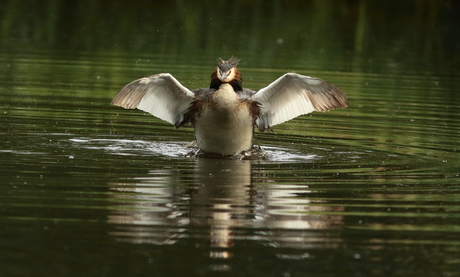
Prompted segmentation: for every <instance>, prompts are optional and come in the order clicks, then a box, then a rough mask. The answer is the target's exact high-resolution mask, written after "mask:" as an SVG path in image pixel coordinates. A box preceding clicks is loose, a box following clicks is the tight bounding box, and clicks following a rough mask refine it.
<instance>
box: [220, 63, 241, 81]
mask: <svg viewBox="0 0 460 277" xmlns="http://www.w3.org/2000/svg"><path fill="white" fill-rule="evenodd" d="M239 61H240V60H239V59H237V58H234V57H231V58H230V59H229V60H228V61H224V60H222V59H220V58H219V59H218V60H217V68H216V73H217V78H219V80H221V81H222V82H223V83H229V82H231V81H233V80H234V79H235V78H236V77H237V75H238V74H237V73H238V70H237V69H236V66H237V65H238V62H239Z"/></svg>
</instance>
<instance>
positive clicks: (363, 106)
mask: <svg viewBox="0 0 460 277" xmlns="http://www.w3.org/2000/svg"><path fill="white" fill-rule="evenodd" d="M314 2H315V1H311V2H309V4H306V7H308V8H310V7H311V6H310V5H311V3H314ZM11 3H15V1H11ZM95 3H99V2H98V1H95ZM340 3H342V2H340ZM360 3H361V2H360ZM11 5H13V4H11ZM98 5H99V4H95V7H98ZM145 5H146V6H143V7H144V8H145V7H148V5H147V4H145ZM171 5H172V4H171ZM53 7H54V8H56V9H58V7H57V6H53ZM251 7H252V6H251ZM315 7H316V8H315V9H308V13H309V14H311V15H312V16H313V15H315V16H316V17H315V18H316V19H318V18H323V17H322V16H325V17H327V15H328V14H330V12H332V13H334V14H336V15H337V16H338V18H339V19H337V20H344V21H343V22H346V19H344V17H345V15H348V16H350V17H351V18H354V17H353V16H354V15H355V14H354V13H353V11H354V10H353V9H352V8H355V7H354V6H353V5H351V4H349V5H348V6H347V5H346V4H343V3H342V4H340V5H337V6H336V7H332V8H329V7H326V6H323V7H321V5H320V4H316V6H315ZM356 7H358V8H363V7H362V6H360V5H357V6H356ZM168 8H170V9H175V8H177V7H176V6H167V8H166V9H168ZM344 8H350V10H348V11H349V12H348V13H345V12H344V11H345V10H344ZM365 8H366V9H367V12H368V13H369V14H370V15H374V16H377V15H379V16H382V13H377V15H376V14H372V13H373V12H376V11H375V9H376V8H375V7H373V6H372V5H368V6H366V7H365ZM438 8H439V7H438ZM441 8H442V7H441ZM441 8H440V9H441ZM16 9H20V8H19V7H16ZM50 9H51V8H50ZM76 9H77V13H78V8H76ZM111 9H113V10H118V9H121V8H120V7H118V6H116V5H115V6H112V7H111ZM131 9H133V8H132V7H131ZM185 9H186V10H188V11H196V12H198V11H197V10H195V8H191V7H188V6H185ZM235 9H236V8H235ZM276 9H278V10H280V13H281V14H285V13H286V14H292V18H291V19H288V20H286V22H284V21H283V20H279V21H277V22H278V23H279V24H280V26H279V27H280V28H281V27H283V26H293V25H292V22H291V20H293V19H299V18H302V17H301V15H299V14H298V13H295V12H294V11H293V10H295V7H284V6H282V5H281V6H277V7H276ZM276 9H275V8H274V9H273V10H276ZM420 9H422V10H423V8H420ZM51 10H52V9H51ZM94 10H98V9H97V8H93V9H91V11H92V12H90V14H92V13H93V12H94ZM178 10H180V9H178ZM403 10H404V9H403ZM245 11H246V12H248V9H246V10H245ZM270 11H272V10H270V9H268V8H266V9H265V10H263V11H261V12H260V14H259V15H258V16H255V17H253V19H254V20H255V19H260V20H263V19H264V18H265V16H267V14H271V13H270ZM320 11H323V12H325V13H326V15H322V13H321V12H320ZM441 11H443V10H442V9H441ZM439 13H440V14H441V15H442V12H439ZM95 14H97V13H96V12H95ZM383 14H385V13H383ZM192 15H193V12H190V13H187V16H185V18H188V16H192ZM125 16H126V15H125ZM7 18H9V19H10V20H11V21H8V22H12V24H13V26H16V25H14V24H17V26H24V24H26V23H25V22H21V23H19V22H17V21H14V20H13V19H11V18H14V16H13V15H11V14H10V17H7ZM30 18H35V17H33V16H31V17H30ZM30 18H29V19H30ZM236 18H237V19H238V20H239V21H238V22H239V24H242V26H243V25H244V24H243V23H244V22H245V20H247V19H245V17H244V16H243V15H242V17H241V18H239V17H236ZM274 18H282V16H281V15H278V17H276V16H275V17H274ZM366 18H368V20H369V22H368V24H367V25H366V24H365V25H366V26H368V27H367V28H369V29H371V30H382V29H380V28H383V27H382V26H384V27H386V28H391V27H388V26H387V25H383V24H382V25H379V24H381V23H376V22H373V21H372V18H374V17H372V16H368V17H366ZM377 18H379V17H378V16H377ZM402 18H406V19H413V20H416V19H417V18H418V19H420V18H423V17H418V15H413V14H411V13H408V14H407V15H406V17H404V16H402ZM414 18H415V19H414ZM440 18H442V16H440ZM379 19H382V18H381V17H380V18H379ZM75 20H76V22H79V23H80V25H81V24H82V22H80V21H78V20H82V21H84V20H83V19H78V20H77V19H75ZM177 20H178V21H175V22H176V23H177V22H189V21H187V19H184V18H179V19H177ZM182 20H184V21H182ZM214 20H218V19H214ZM299 20H300V19H299ZM305 20H308V22H309V20H312V19H305ZM357 20H358V19H357ZM427 20H428V19H427ZM433 20H434V19H433ZM58 21H59V20H58ZM255 21H257V20H255ZM401 21H403V19H401ZM3 22H6V21H3ZM59 22H61V21H59ZM308 22H305V23H308ZM321 22H322V23H321V24H320V23H318V25H316V26H318V27H317V29H315V28H312V29H311V30H310V29H307V30H303V31H301V30H300V29H296V28H294V29H290V30H291V31H290V32H287V31H286V32H287V33H286V34H285V36H284V37H283V39H284V40H283V41H279V40H277V39H278V38H280V36H281V33H278V32H277V31H276V30H277V28H276V24H273V25H270V28H269V29H268V31H267V33H266V35H265V36H263V35H260V36H255V37H254V36H250V35H249V34H250V28H249V29H248V30H246V29H240V30H242V31H241V32H240V33H239V34H238V36H239V37H240V38H241V37H242V38H246V39H247V40H248V41H249V42H251V43H252V44H251V43H249V44H248V45H246V46H244V44H242V43H241V40H238V41H240V43H236V42H232V43H234V44H232V43H230V42H229V45H231V46H232V47H234V48H237V50H235V51H234V52H235V53H231V54H232V55H236V56H237V57H239V58H242V59H243V60H242V62H241V66H240V71H241V72H242V73H243V76H244V84H245V86H246V87H249V88H252V89H259V88H261V87H264V86H266V85H267V84H268V83H270V82H271V81H273V80H275V79H276V78H277V77H279V76H281V75H282V74H283V73H285V72H287V71H296V72H298V73H300V74H305V75H311V76H315V77H320V78H323V79H325V80H328V81H330V82H332V83H334V84H336V85H337V86H339V87H340V88H341V89H342V90H343V91H344V92H345V93H346V94H347V96H348V98H349V101H350V107H349V108H347V109H336V110H333V111H331V112H327V113H312V114H310V115H305V116H301V117H298V118H296V119H294V120H291V121H289V122H287V123H284V124H281V125H278V126H275V127H274V130H275V132H274V133H258V132H257V133H256V143H257V144H258V145H260V146H261V147H262V148H263V149H264V150H265V151H267V153H268V158H267V159H265V160H255V161H239V160H221V159H197V158H190V157H186V156H184V154H186V153H187V152H188V149H187V147H186V146H187V144H188V143H189V142H190V141H191V140H193V130H192V129H191V128H189V127H186V128H181V129H178V130H174V128H173V127H172V126H170V124H169V123H166V122H163V121H161V120H159V119H156V118H154V117H153V116H151V115H149V114H146V113H144V112H142V111H137V110H124V109H121V108H119V107H113V106H110V101H111V98H112V97H113V96H114V95H115V94H116V92H117V91H118V90H119V89H120V88H121V87H122V86H123V85H125V84H126V83H128V82H130V81H132V80H134V79H136V78H140V77H143V76H147V75H150V74H155V73H159V72H170V73H171V74H173V75H174V76H176V77H177V78H178V79H179V81H180V82H182V83H183V84H184V85H186V86H187V87H189V88H191V89H194V88H196V87H200V86H207V85H208V82H209V81H208V78H209V75H210V73H211V72H212V71H213V69H214V68H213V63H214V59H215V58H217V57H220V56H223V58H227V57H226V56H225V55H230V52H232V51H230V50H229V49H228V45H227V46H225V45H224V46H222V44H221V43H220V42H216V41H209V40H207V39H211V38H213V36H212V35H210V34H209V32H211V33H213V32H214V28H215V25H213V24H211V23H212V22H210V23H209V25H206V26H208V27H209V28H210V30H208V31H207V32H204V33H203V36H204V37H205V38H206V39H203V41H200V40H199V39H197V40H196V41H195V39H196V37H195V36H193V39H192V38H190V39H191V40H192V43H191V44H190V47H191V48H192V49H193V51H194V52H193V55H190V53H184V52H181V51H176V50H177V49H174V48H170V46H172V45H175V46H176V47H179V46H178V44H176V40H173V38H176V39H177V41H179V42H183V41H184V40H185V39H186V38H187V34H189V33H188V32H186V31H181V32H179V33H178V35H177V37H174V36H173V35H172V34H174V32H173V31H174V30H175V29H174V30H173V28H174V26H169V25H168V26H169V27H168V26H166V25H165V26H166V27H165V26H163V27H162V28H163V29H161V28H160V29H161V31H160V32H162V33H163V32H167V31H170V32H168V33H167V34H168V37H166V38H165V40H164V41H160V42H158V44H154V43H153V41H151V39H152V40H153V39H157V38H158V36H157V35H155V36H154V37H153V38H148V36H145V35H144V36H142V32H134V33H130V35H131V36H132V37H130V38H131V39H139V38H144V39H145V40H146V42H150V43H151V45H155V46H152V47H153V48H155V49H157V50H158V51H159V52H160V53H159V52H158V51H157V52H152V51H149V50H148V49H146V48H144V46H142V45H144V44H143V43H142V45H140V44H139V45H140V46H138V47H134V46H133V45H132V44H130V43H128V42H127V41H125V40H123V39H122V38H120V37H119V36H118V35H114V37H110V34H111V32H110V26H106V27H104V25H103V24H102V25H99V27H98V28H99V32H100V33H102V34H104V35H103V38H105V39H103V38H100V39H101V42H100V44H97V45H98V46H97V47H96V46H95V45H96V44H95V42H94V39H95V38H97V37H98V36H97V35H96V34H95V33H94V32H95V31H94V32H90V33H88V34H86V36H84V35H82V34H80V36H77V35H78V34H79V33H78V32H77V31H75V30H79V29H78V28H77V29H71V28H70V27H69V26H67V25H66V26H67V27H69V28H70V29H68V31H69V32H71V31H72V30H73V31H74V34H75V36H76V37H73V38H72V40H71V41H65V40H64V39H62V38H60V34H61V33H62V32H63V30H61V29H57V31H56V32H55V33H54V35H55V37H54V38H55V39H56V41H54V40H50V42H46V43H49V45H51V46H50V47H49V48H47V47H43V44H42V43H45V42H44V41H46V39H43V41H42V40H41V37H40V36H37V37H35V39H33V40H32V43H31V44H27V43H25V42H24V41H23V40H21V37H20V36H19V38H18V34H17V33H15V32H14V31H12V30H13V29H8V30H7V28H6V27H7V26H12V25H6V23H4V25H3V28H4V29H3V31H4V32H3V34H2V36H3V37H2V49H3V50H4V51H2V52H1V54H0V65H1V69H0V72H1V74H2V77H1V78H0V136H1V140H0V156H1V160H0V164H1V169H0V176H1V178H2V179H3V181H2V182H0V225H1V226H2V227H1V228H0V244H1V245H2V250H0V268H1V272H0V276H50V275H52V276H143V275H149V276H152V275H153V276H208V275H216V276H217V275H219V276H220V275H228V276H306V275H309V276H417V275H424V276H457V275H458V272H459V269H460V261H459V259H458V253H459V251H460V240H459V234H460V216H459V212H460V205H459V203H460V185H459V181H460V177H459V175H460V170H459V165H460V156H459V154H458V151H459V148H460V145H459V139H458V138H459V132H460V119H459V117H458V114H459V113H460V102H459V100H458V97H457V95H458V93H460V91H459V89H458V87H459V80H460V77H459V74H458V71H457V69H456V68H457V67H455V65H456V64H457V63H456V61H457V60H456V59H457V58H458V57H457V56H455V55H454V56H451V57H452V58H451V59H450V58H446V57H447V56H449V55H450V53H451V52H450V51H451V50H450V49H451V48H452V49H455V47H456V46H455V45H458V40H457V41H456V40H455V39H453V43H451V44H448V43H446V44H445V45H447V46H449V47H451V48H449V47H447V46H446V47H441V48H442V49H443V50H442V51H441V50H439V49H441V48H437V47H436V45H435V46H433V48H429V47H428V48H424V49H420V48H419V47H414V48H411V47H410V45H411V41H414V39H415V41H417V39H418V38H419V36H421V35H420V33H418V32H414V33H413V34H412V35H411V36H410V37H409V38H407V40H406V39H402V38H399V37H398V35H401V37H403V35H402V34H407V33H410V32H409V31H408V30H410V29H411V26H414V24H415V23H413V22H406V21H404V24H403V25H401V26H402V28H401V33H397V34H386V35H382V36H380V37H379V36H377V35H375V34H374V35H372V32H370V33H367V31H364V33H365V34H364V37H363V39H364V41H362V45H361V44H360V47H357V48H354V47H352V46H351V45H348V44H347V43H345V42H347V41H348V39H347V37H348V36H351V35H352V34H355V31H350V32H344V33H343V34H342V36H343V39H342V40H339V41H341V42H342V44H340V45H331V44H329V43H327V42H328V41H329V40H328V39H330V38H340V37H341V36H340V30H342V31H343V30H347V28H348V27H347V26H343V29H340V28H339V30H337V28H338V27H337V24H338V23H337V22H335V23H334V22H332V23H328V22H323V21H321ZM379 22H380V21H379ZM433 22H434V23H433V24H434V26H436V28H440V27H438V24H441V23H442V22H441V23H440V21H438V20H434V21H433ZM214 23H215V22H214ZM444 23H445V24H446V25H444V26H447V27H445V28H448V26H451V25H449V22H447V23H446V22H444ZM50 24H51V23H50ZM133 24H135V25H136V26H138V27H139V28H141V29H138V30H149V27H148V26H150V25H152V24H147V25H146V24H145V23H144V21H143V20H142V19H139V21H136V22H135V23H133ZM177 24H179V23H177ZM254 24H255V23H254ZM283 24H286V25H283ZM401 24H402V23H401ZM80 25H79V26H80ZM120 25H122V24H121V23H120ZM120 25H117V26H120ZM415 25H416V24H415ZM53 26H54V25H53ZM179 26H182V25H180V24H179ZM184 26H189V25H184ZM255 26H258V25H257V24H255ZM189 27H190V26H189ZM37 28H38V29H39V27H37ZM60 28H63V27H60ZM142 28H144V29H142ZM168 28H172V29H168ZM190 28H192V27H190ZM200 28H201V27H200ZM254 28H255V27H254ZM179 29H180V28H179ZM192 29H193V28H192ZM287 29H288V28H285V30H287ZM369 29H367V30H368V31H369ZM32 30H35V29H32ZM123 30H124V29H123ZM123 30H119V34H125V33H124V32H125V31H123ZM181 30H182V29H181ZM232 30H233V29H232ZM254 30H259V31H260V29H254ZM318 30H319V31H320V33H322V34H323V36H321V35H319V34H318V33H317V31H318ZM324 30H335V31H331V32H330V33H327V32H322V31H324ZM353 30H355V29H353ZM416 30H418V31H420V30H419V29H416ZM259 31H257V32H256V31H254V33H257V34H259ZM216 32H217V31H216ZM260 32H261V31H260ZM301 32H305V33H301ZM38 33H40V32H38ZM21 34H22V36H26V34H27V32H24V33H21ZM126 34H127V33H126ZM300 34H302V36H301V35H300ZM429 34H431V33H429ZM127 35H128V34H127ZM305 36H317V37H320V38H321V39H320V40H319V41H320V42H321V44H318V45H316V44H314V43H313V42H311V41H310V40H308V39H304V38H305ZM440 36H441V37H442V38H443V39H442V40H441V41H442V42H446V41H449V39H452V37H449V36H448V35H445V36H443V33H441V35H440ZM50 37H53V36H50ZM160 37H161V36H160ZM395 37H396V38H395ZM77 38H81V39H82V40H78V39H77ZM83 38H86V40H84V39H83ZM109 38H112V39H113V40H110V39H109ZM269 38H270V39H273V42H274V44H273V45H270V44H268V45H267V47H266V48H264V49H260V48H259V47H260V44H261V41H262V42H265V43H267V41H269ZM275 38H276V39H275ZM294 38H297V40H298V44H295V43H294V44H293V43H292V40H293V39H294ZM436 38H437V35H435V34H432V35H428V36H427V40H426V41H427V44H429V43H428V42H430V41H431V42H432V41H436ZM373 39H374V40H375V39H377V40H379V41H380V42H384V43H385V45H386V46H389V45H391V46H392V47H388V48H385V47H384V45H376V44H373V41H374V40H373ZM171 40H173V41H171ZM77 41H78V43H77ZM122 41H125V44H123V45H121V46H119V47H118V48H117V47H116V46H113V48H107V45H112V44H111V43H113V45H115V44H116V43H114V42H120V43H121V42H122ZM137 41H138V42H139V40H137ZM286 41H290V42H291V44H290V45H289V46H286V45H285V44H283V43H284V42H286ZM354 43H359V40H358V41H355V42H354ZM439 43H441V42H439ZM81 44H84V45H81ZM18 45H19V46H20V47H18ZM62 45H65V47H63V46H62ZM200 45H202V46H200ZM242 45H243V46H242ZM321 45H323V46H321ZM445 45H444V46H445ZM208 46H209V48H208ZM355 46H356V45H355ZM104 47H106V48H105V51H101V48H104ZM180 47H185V46H183V45H182V46H180ZM200 47H201V48H200ZM277 47H280V48H277ZM195 48H196V49H195ZM161 49H163V50H162V51H163V52H161V51H160V50H161ZM181 49H182V48H181ZM200 49H201V50H200ZM210 49H211V50H210ZM254 49H256V50H254ZM257 49H260V51H258V50H257ZM277 49H278V50H277ZM306 49H307V50H309V53H316V54H318V55H316V54H308V53H307V52H306ZM406 49H413V52H411V53H408V52H407V53H408V54H407V55H404V54H403V53H404V52H405V51H406ZM430 49H438V50H430ZM286 50H289V51H286ZM422 50H423V51H422ZM191 51H192V50H191ZM430 51H432V52H430ZM418 57H422V59H419V58H418ZM256 61H257V62H256ZM457 65H458V64H457Z"/></svg>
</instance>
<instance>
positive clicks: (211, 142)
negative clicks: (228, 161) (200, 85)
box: [195, 84, 254, 155]
mask: <svg viewBox="0 0 460 277" xmlns="http://www.w3.org/2000/svg"><path fill="white" fill-rule="evenodd" d="M253 132H254V126H253V120H252V115H251V113H250V110H249V106H248V105H247V104H246V103H244V102H242V101H241V100H240V99H239V98H238V96H237V95H236V93H235V92H234V90H233V88H232V86H231V85H229V84H222V85H221V86H220V88H219V90H217V91H216V92H215V93H214V95H213V97H212V101H210V102H209V104H207V105H203V108H202V110H201V112H200V113H199V114H198V115H197V117H196V118H195V137H196V141H197V144H198V147H199V148H200V149H201V150H202V151H203V152H206V153H216V154H222V155H233V154H239V153H241V152H242V151H245V150H249V149H251V147H252V139H253Z"/></svg>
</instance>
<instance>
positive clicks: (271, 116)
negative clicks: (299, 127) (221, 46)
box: [111, 57, 349, 156]
mask: <svg viewBox="0 0 460 277" xmlns="http://www.w3.org/2000/svg"><path fill="white" fill-rule="evenodd" d="M239 62H240V59H237V58H235V57H231V58H230V59H228V60H223V59H221V58H219V59H217V64H216V67H215V70H214V71H213V72H212V74H211V82H210V85H209V87H208V88H197V89H195V90H190V89H188V88H186V87H185V86H183V85H182V84H181V83H180V82H179V81H178V80H177V79H176V78H174V77H173V76H172V75H171V74H170V73H160V74H155V75H151V76H148V77H143V78H140V79H137V80H135V81H133V82H131V83H129V84H127V85H125V86H124V87H123V88H121V89H120V90H119V91H118V93H117V94H116V95H115V97H114V98H113V100H112V103H111V104H112V105H115V106H120V107H123V108H125V109H139V110H142V111H145V112H148V113H151V114H152V115H154V116H155V117H157V118H160V119H162V120H164V121H167V122H169V123H171V124H173V125H174V127H175V128H179V127H182V126H184V125H186V124H188V123H191V125H192V127H193V128H194V135H195V140H196V145H197V147H198V149H199V150H198V151H200V152H202V153H204V154H210V155H219V156H232V155H239V154H241V153H244V152H246V151H250V150H251V149H252V147H253V141H254V129H256V128H257V129H258V130H259V131H261V132H263V131H265V130H268V131H272V129H271V128H272V127H273V126H275V125H278V124H281V123H283V122H285V121H288V120H290V119H293V118H295V117H297V116H300V115H303V114H308V113H311V112H313V111H319V112H325V111H329V110H331V109H334V108H345V107H348V106H349V103H348V101H347V98H346V96H345V94H344V93H343V92H342V91H341V90H340V89H339V88H337V87H336V86H335V85H333V84H331V83H328V82H326V81H324V80H322V79H318V78H313V77H310V76H304V75H301V74H297V73H294V72H290V73H286V74H284V75H282V76H281V77H279V78H278V79H276V80H275V81H273V82H272V83H270V84H269V85H268V86H266V87H264V88H261V89H259V90H258V91H254V90H251V89H248V88H243V78H242V75H241V73H240V72H239V70H238V69H237V65H238V63H239Z"/></svg>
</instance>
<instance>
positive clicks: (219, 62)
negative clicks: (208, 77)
mask: <svg viewBox="0 0 460 277" xmlns="http://www.w3.org/2000/svg"><path fill="white" fill-rule="evenodd" d="M240 61H241V60H240V59H237V58H235V57H233V56H232V57H231V58H230V59H228V60H227V61H224V60H223V59H221V58H218V59H217V65H218V66H219V65H223V64H229V65H231V66H232V67H236V66H237V65H238V63H239V62H240Z"/></svg>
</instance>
